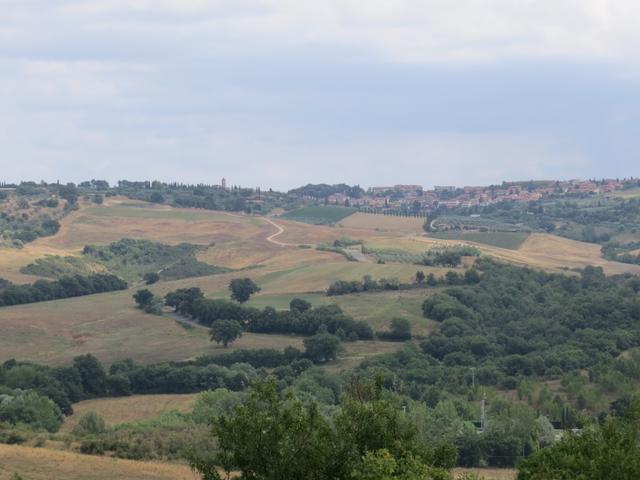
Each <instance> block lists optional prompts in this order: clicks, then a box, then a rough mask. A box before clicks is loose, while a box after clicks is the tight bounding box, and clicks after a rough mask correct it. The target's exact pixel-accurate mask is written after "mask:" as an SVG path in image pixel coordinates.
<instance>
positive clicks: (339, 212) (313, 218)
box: [282, 207, 356, 224]
mask: <svg viewBox="0 0 640 480" xmlns="http://www.w3.org/2000/svg"><path fill="white" fill-rule="evenodd" d="M355 212H356V209H355V208H347V207H303V208H299V209H297V210H292V211H291V212H287V213H285V214H284V215H282V218H285V219H287V220H295V221H298V222H304V223H311V224H327V223H336V222H339V221H340V220H342V219H343V218H345V217H348V216H349V215H351V214H353V213H355Z"/></svg>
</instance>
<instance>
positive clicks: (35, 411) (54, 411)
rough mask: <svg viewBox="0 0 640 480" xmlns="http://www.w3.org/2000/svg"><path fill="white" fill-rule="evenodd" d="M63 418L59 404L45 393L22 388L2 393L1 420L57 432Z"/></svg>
mask: <svg viewBox="0 0 640 480" xmlns="http://www.w3.org/2000/svg"><path fill="white" fill-rule="evenodd" d="M62 420H63V416H62V412H61V411H60V409H59V408H58V406H57V405H56V404H55V403H54V402H53V401H52V400H50V399H48V398H47V397H45V396H44V395H40V394H38V393H36V392H33V391H26V392H23V391H20V390H16V391H14V392H11V393H8V394H0V422H7V423H9V424H11V425H19V424H23V425H28V426H29V427H31V428H33V429H36V430H40V429H42V430H47V431H49V432H56V431H57V430H58V429H59V428H60V425H62Z"/></svg>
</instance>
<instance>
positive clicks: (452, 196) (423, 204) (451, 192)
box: [289, 178, 638, 213]
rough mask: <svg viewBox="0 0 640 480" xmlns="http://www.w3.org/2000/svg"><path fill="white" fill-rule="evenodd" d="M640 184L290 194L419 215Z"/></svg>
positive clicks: (319, 188) (548, 183)
mask: <svg viewBox="0 0 640 480" xmlns="http://www.w3.org/2000/svg"><path fill="white" fill-rule="evenodd" d="M637 183H638V180H637V179H633V178H631V179H624V180H619V179H602V180H568V181H558V180H543V181H525V182H503V183H502V184H501V185H490V186H476V187H473V186H467V187H456V186H435V187H434V188H433V189H432V190H426V189H424V188H423V187H422V186H421V185H393V186H376V187H370V188H369V189H367V190H364V189H362V188H360V187H357V186H356V187H350V186H348V185H332V186H329V185H324V186H323V185H307V186H306V187H300V188H298V189H295V190H292V191H290V192H289V193H296V194H297V195H298V196H299V197H301V198H303V199H307V200H315V201H322V202H324V203H325V204H326V205H335V206H345V207H357V208H359V209H361V210H365V211H366V210H371V211H374V212H377V211H383V210H385V209H401V210H405V211H406V210H410V211H413V212H415V213H417V212H426V211H431V210H434V209H440V208H445V209H454V208H473V207H483V206H487V205H491V204H495V203H499V202H505V201H515V202H531V201H538V200H541V199H543V198H544V197H551V196H556V197H557V196H562V195H567V196H583V195H595V194H601V193H611V192H615V191H616V190H622V189H624V188H625V187H626V186H630V185H637ZM323 187H325V188H323Z"/></svg>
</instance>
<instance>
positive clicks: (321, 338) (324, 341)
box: [302, 333, 340, 363]
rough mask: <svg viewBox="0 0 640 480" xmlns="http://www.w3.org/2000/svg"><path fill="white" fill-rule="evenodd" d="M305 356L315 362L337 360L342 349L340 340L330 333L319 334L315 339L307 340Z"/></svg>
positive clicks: (305, 342) (305, 340) (304, 342)
mask: <svg viewBox="0 0 640 480" xmlns="http://www.w3.org/2000/svg"><path fill="white" fill-rule="evenodd" d="M302 343H303V344H304V349H305V355H306V356H307V357H308V358H310V359H311V360H312V361H314V362H321V363H322V362H328V361H329V360H335V358H336V357H337V355H338V349H339V347H340V339H339V338H338V337H336V336H335V335H331V334H330V333H318V334H317V335H314V336H313V337H309V338H305V339H304V340H303V342H302Z"/></svg>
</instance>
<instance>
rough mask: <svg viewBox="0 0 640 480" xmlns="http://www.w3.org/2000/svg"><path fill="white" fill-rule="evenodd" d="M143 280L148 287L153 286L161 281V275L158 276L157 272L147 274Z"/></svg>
mask: <svg viewBox="0 0 640 480" xmlns="http://www.w3.org/2000/svg"><path fill="white" fill-rule="evenodd" d="M142 279H143V280H144V282H145V283H146V284H147V285H152V284H154V283H156V282H157V281H158V280H160V275H158V273H157V272H147V273H145V274H144V276H143V277H142Z"/></svg>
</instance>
